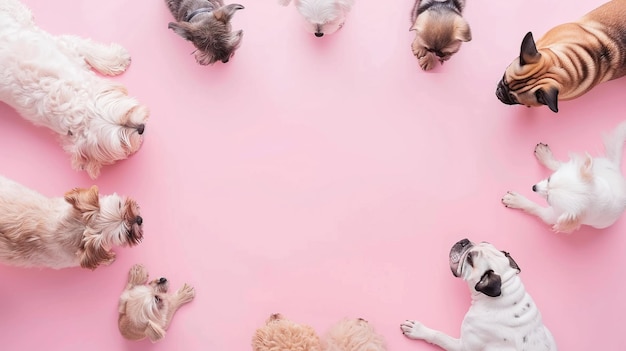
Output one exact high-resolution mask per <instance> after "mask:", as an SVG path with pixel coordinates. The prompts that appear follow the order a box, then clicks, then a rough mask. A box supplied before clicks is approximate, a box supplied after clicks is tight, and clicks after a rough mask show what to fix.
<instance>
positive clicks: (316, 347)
mask: <svg viewBox="0 0 626 351" xmlns="http://www.w3.org/2000/svg"><path fill="white" fill-rule="evenodd" d="M252 350H253V351H284V350H290V351H384V350H385V342H384V339H383V338H382V336H380V335H379V334H376V332H375V331H374V328H372V326H371V325H370V324H369V323H368V322H367V321H365V320H364V319H361V318H356V319H354V318H353V319H348V318H346V319H344V320H341V321H340V322H339V323H337V324H336V325H335V326H333V327H332V328H331V329H330V330H329V332H328V333H327V334H326V336H325V337H324V338H320V337H319V336H318V334H317V333H316V332H315V329H313V327H311V326H308V325H303V324H298V323H295V322H292V321H290V320H288V319H285V318H284V317H283V316H282V315H281V314H273V315H271V316H270V318H269V319H268V320H267V322H266V324H265V326H263V327H261V328H259V329H257V331H256V332H255V334H254V336H253V338H252Z"/></svg>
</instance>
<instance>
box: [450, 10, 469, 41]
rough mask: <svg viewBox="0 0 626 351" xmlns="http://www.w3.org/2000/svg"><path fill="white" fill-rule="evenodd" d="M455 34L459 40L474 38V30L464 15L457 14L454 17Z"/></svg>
mask: <svg viewBox="0 0 626 351" xmlns="http://www.w3.org/2000/svg"><path fill="white" fill-rule="evenodd" d="M454 36H455V38H456V39H457V40H460V41H464V42H468V41H470V40H472V31H471V30H470V27H469V24H468V23H467V21H465V19H464V18H463V17H462V16H456V18H455V19H454Z"/></svg>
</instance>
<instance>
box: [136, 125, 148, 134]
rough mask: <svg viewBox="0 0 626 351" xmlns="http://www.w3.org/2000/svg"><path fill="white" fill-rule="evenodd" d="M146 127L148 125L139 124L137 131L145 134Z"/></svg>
mask: <svg viewBox="0 0 626 351" xmlns="http://www.w3.org/2000/svg"><path fill="white" fill-rule="evenodd" d="M144 129H146V125H145V124H143V123H142V124H140V125H139V126H137V133H139V135H141V134H143V131H144Z"/></svg>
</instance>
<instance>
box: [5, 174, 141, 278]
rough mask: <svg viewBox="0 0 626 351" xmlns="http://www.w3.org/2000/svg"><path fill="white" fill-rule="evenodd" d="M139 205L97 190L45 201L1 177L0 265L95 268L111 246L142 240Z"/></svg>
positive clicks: (109, 254) (110, 259)
mask: <svg viewBox="0 0 626 351" xmlns="http://www.w3.org/2000/svg"><path fill="white" fill-rule="evenodd" d="M142 223H143V219H142V218H141V216H140V215H139V206H137V203H136V202H135V201H134V200H132V199H130V198H126V197H121V196H118V195H117V194H112V195H107V196H102V197H100V196H99V195H98V188H97V187H96V186H92V187H91V188H89V189H80V188H76V189H73V190H71V191H68V192H67V193H66V194H65V196H64V197H55V198H48V197H45V196H43V195H41V194H39V193H37V192H35V191H34V190H31V189H29V188H26V187H25V186H23V185H20V184H18V183H16V182H14V181H12V180H9V179H7V178H4V177H2V176H0V262H2V263H5V264H8V265H13V266H21V267H50V268H56V269H58V268H65V267H75V266H81V267H83V268H89V269H95V268H96V267H98V266H99V265H101V264H110V263H111V262H113V261H114V259H115V253H114V252H112V251H111V248H112V247H113V246H134V245H137V244H138V243H139V242H140V241H141V239H142V238H143V229H142Z"/></svg>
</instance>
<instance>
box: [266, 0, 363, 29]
mask: <svg viewBox="0 0 626 351" xmlns="http://www.w3.org/2000/svg"><path fill="white" fill-rule="evenodd" d="M290 2H291V0H278V3H279V4H280V5H282V6H287V5H289V3H290ZM294 2H295V4H296V8H297V9H298V12H300V14H301V15H302V16H303V17H304V19H305V20H306V22H307V30H308V31H309V32H311V33H313V34H315V36H316V37H318V38H320V37H323V36H324V34H332V33H334V32H336V31H337V30H338V29H339V28H341V27H343V24H344V22H345V20H346V15H347V14H348V12H350V9H351V8H352V6H353V5H354V0H294Z"/></svg>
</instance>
